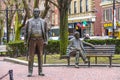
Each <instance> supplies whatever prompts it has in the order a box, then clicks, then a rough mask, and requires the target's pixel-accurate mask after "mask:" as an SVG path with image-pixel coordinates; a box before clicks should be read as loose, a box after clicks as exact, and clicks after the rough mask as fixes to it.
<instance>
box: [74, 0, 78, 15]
mask: <svg viewBox="0 0 120 80" xmlns="http://www.w3.org/2000/svg"><path fill="white" fill-rule="evenodd" d="M74 13H77V2H76V1H74Z"/></svg>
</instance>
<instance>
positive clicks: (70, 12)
mask: <svg viewBox="0 0 120 80" xmlns="http://www.w3.org/2000/svg"><path fill="white" fill-rule="evenodd" d="M69 14H71V4H70V6H69Z"/></svg>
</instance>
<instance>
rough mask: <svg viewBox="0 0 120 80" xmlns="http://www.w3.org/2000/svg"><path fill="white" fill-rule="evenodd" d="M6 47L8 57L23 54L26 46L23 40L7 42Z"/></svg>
mask: <svg viewBox="0 0 120 80" xmlns="http://www.w3.org/2000/svg"><path fill="white" fill-rule="evenodd" d="M7 49H8V51H9V53H8V55H9V56H10V57H18V56H23V55H25V51H26V48H25V46H24V42H23V41H14V42H12V41H11V42H9V43H8V46H7Z"/></svg>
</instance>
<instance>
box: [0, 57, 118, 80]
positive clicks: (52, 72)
mask: <svg viewBox="0 0 120 80" xmlns="http://www.w3.org/2000/svg"><path fill="white" fill-rule="evenodd" d="M2 59H3V58H1V57H0V77H1V76H3V75H4V74H6V73H7V72H8V71H9V70H11V69H12V70H13V74H14V75H13V77H14V80H120V76H119V74H120V67H112V68H109V67H91V68H88V67H86V66H81V67H80V68H79V69H76V68H74V67H73V66H70V67H67V66H60V67H43V73H44V74H45V76H44V77H41V76H38V75H37V70H38V69H37V67H34V70H33V71H34V72H33V77H27V72H28V71H27V69H28V68H27V66H25V65H20V64H15V63H11V62H5V61H2ZM2 80H9V76H7V77H5V78H4V79H2Z"/></svg>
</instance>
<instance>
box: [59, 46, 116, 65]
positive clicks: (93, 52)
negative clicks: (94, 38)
mask: <svg viewBox="0 0 120 80" xmlns="http://www.w3.org/2000/svg"><path fill="white" fill-rule="evenodd" d="M84 48H85V51H86V56H87V58H88V60H89V63H88V66H89V67H90V58H91V57H95V64H97V57H108V59H109V66H110V67H111V66H112V57H113V55H114V53H115V45H95V49H93V48H91V47H89V46H85V47H84ZM70 57H75V52H71V53H70V56H69V57H68V56H61V59H67V62H68V66H69V65H70Z"/></svg>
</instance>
